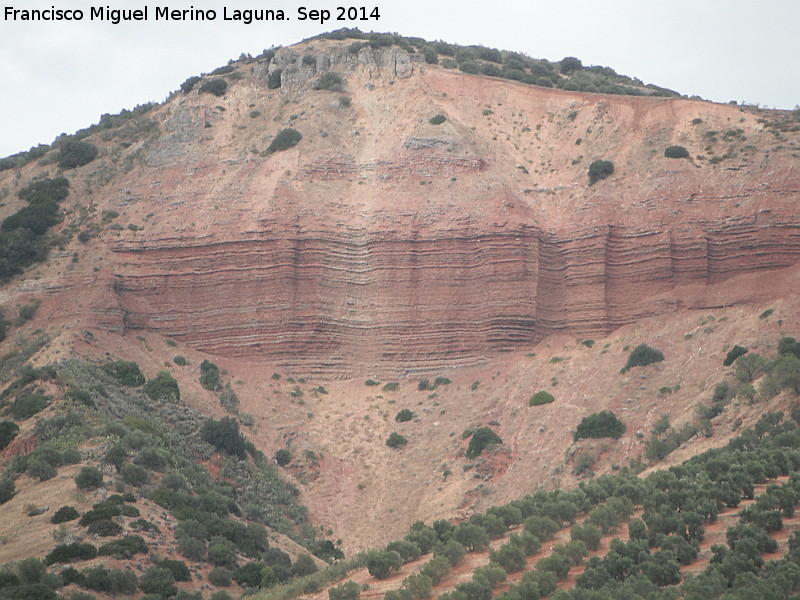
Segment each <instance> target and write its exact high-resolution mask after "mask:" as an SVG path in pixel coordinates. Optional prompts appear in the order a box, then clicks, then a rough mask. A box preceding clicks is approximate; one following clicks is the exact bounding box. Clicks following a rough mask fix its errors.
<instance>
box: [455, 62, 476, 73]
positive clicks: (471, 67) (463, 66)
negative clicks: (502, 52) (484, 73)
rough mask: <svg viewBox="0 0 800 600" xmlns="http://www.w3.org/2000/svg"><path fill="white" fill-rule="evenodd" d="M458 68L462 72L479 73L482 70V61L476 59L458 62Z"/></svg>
mask: <svg viewBox="0 0 800 600" xmlns="http://www.w3.org/2000/svg"><path fill="white" fill-rule="evenodd" d="M458 68H459V70H460V71H461V72H462V73H467V74H468V75H477V74H479V73H480V72H481V65H480V63H478V62H476V61H474V60H465V61H464V62H462V63H459V64H458Z"/></svg>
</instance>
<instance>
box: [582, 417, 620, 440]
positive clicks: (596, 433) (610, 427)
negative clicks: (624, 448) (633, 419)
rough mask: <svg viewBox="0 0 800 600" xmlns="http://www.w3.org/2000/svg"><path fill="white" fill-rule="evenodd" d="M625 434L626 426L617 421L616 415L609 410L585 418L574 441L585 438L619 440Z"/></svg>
mask: <svg viewBox="0 0 800 600" xmlns="http://www.w3.org/2000/svg"><path fill="white" fill-rule="evenodd" d="M623 433H625V424H624V423H623V422H622V421H620V420H619V419H617V417H616V415H615V414H614V413H612V412H611V411H608V410H603V411H600V412H598V413H594V414H591V415H589V416H588V417H584V418H583V419H582V420H581V422H580V424H579V425H578V428H577V429H576V430H575V435H574V436H573V439H574V441H576V442H577V441H578V440H580V439H583V438H614V439H617V438H619V437H621V436H622V434H623Z"/></svg>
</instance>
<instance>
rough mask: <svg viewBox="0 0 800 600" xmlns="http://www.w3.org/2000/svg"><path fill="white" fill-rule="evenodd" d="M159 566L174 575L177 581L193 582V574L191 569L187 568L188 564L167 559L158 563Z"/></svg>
mask: <svg viewBox="0 0 800 600" xmlns="http://www.w3.org/2000/svg"><path fill="white" fill-rule="evenodd" d="M158 566H159V567H161V568H162V569H166V570H167V571H169V572H170V573H172V577H173V578H174V579H175V581H191V580H192V574H191V573H190V572H189V567H187V566H186V563H185V562H183V561H182V560H173V559H171V558H165V559H163V560H161V561H159V562H158Z"/></svg>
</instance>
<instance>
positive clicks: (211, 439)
mask: <svg viewBox="0 0 800 600" xmlns="http://www.w3.org/2000/svg"><path fill="white" fill-rule="evenodd" d="M200 436H201V437H202V438H203V440H205V441H206V442H208V443H209V444H211V445H212V446H214V447H215V448H216V449H217V450H219V451H221V452H225V453H226V454H230V455H231V456H235V457H237V458H240V459H242V460H244V459H245V458H246V456H247V442H246V440H245V439H244V437H243V436H242V435H241V434H240V433H239V423H238V422H236V421H235V420H234V419H232V418H231V417H222V418H221V419H220V420H219V421H216V420H214V419H209V420H207V421H206V422H205V423H203V427H202V429H201V430H200Z"/></svg>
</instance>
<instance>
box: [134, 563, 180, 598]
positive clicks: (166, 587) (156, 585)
mask: <svg viewBox="0 0 800 600" xmlns="http://www.w3.org/2000/svg"><path fill="white" fill-rule="evenodd" d="M139 589H140V590H142V591H143V592H144V593H145V594H156V595H158V596H161V597H162V598H169V597H170V596H174V595H175V594H177V593H178V588H177V587H176V586H175V578H174V577H173V576H172V572H171V571H170V570H169V569H164V568H161V567H150V568H149V569H147V571H145V572H144V573H142V576H141V577H140V578H139Z"/></svg>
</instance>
